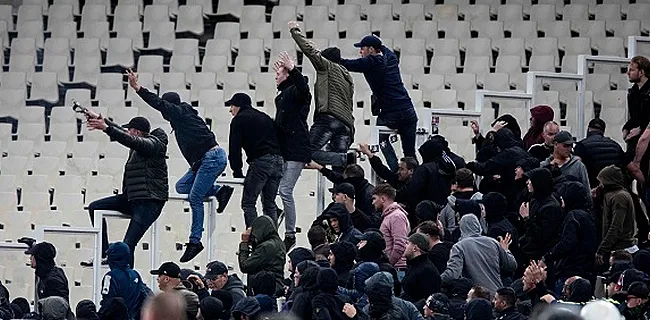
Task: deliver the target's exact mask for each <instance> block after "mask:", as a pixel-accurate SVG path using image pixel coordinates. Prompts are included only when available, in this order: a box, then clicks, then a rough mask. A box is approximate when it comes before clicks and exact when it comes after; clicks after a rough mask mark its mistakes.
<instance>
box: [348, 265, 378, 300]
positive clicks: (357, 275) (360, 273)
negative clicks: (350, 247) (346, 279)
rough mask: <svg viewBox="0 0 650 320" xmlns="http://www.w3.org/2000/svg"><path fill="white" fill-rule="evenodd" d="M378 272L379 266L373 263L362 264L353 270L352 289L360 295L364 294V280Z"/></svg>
mask: <svg viewBox="0 0 650 320" xmlns="http://www.w3.org/2000/svg"><path fill="white" fill-rule="evenodd" d="M377 272H379V266H378V265H377V264H376V263H374V262H364V263H362V264H360V265H358V266H357V267H356V268H355V269H354V289H355V290H357V291H358V292H360V293H365V292H366V280H368V279H369V278H370V277H372V276H373V275H374V274H375V273H377Z"/></svg>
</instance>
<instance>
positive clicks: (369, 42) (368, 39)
mask: <svg viewBox="0 0 650 320" xmlns="http://www.w3.org/2000/svg"><path fill="white" fill-rule="evenodd" d="M354 46H355V47H357V48H361V47H373V48H377V47H381V39H379V38H377V37H375V36H373V35H369V36H365V37H363V39H361V41H359V42H357V43H355V44H354Z"/></svg>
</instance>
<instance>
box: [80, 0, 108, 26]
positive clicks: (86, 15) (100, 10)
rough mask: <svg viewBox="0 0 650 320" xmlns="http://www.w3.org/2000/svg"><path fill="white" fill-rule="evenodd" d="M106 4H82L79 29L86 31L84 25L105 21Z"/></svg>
mask: <svg viewBox="0 0 650 320" xmlns="http://www.w3.org/2000/svg"><path fill="white" fill-rule="evenodd" d="M106 10H107V9H106V6H103V5H91V4H86V5H84V7H83V9H82V11H81V31H86V30H85V29H86V26H88V25H90V24H93V23H96V22H101V21H106Z"/></svg>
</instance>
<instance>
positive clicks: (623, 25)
mask: <svg viewBox="0 0 650 320" xmlns="http://www.w3.org/2000/svg"><path fill="white" fill-rule="evenodd" d="M628 19H629V18H628ZM605 28H606V29H607V30H608V31H610V32H612V33H614V36H615V37H620V38H623V39H627V37H630V36H640V35H641V21H639V20H622V21H605ZM625 44H626V45H627V42H626V43H625Z"/></svg>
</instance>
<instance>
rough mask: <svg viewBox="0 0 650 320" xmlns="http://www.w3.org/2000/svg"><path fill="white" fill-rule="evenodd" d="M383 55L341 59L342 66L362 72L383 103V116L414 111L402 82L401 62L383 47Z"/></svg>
mask: <svg viewBox="0 0 650 320" xmlns="http://www.w3.org/2000/svg"><path fill="white" fill-rule="evenodd" d="M381 53H382V54H381V55H378V54H377V55H368V56H365V57H362V58H358V59H353V60H348V59H341V64H342V65H343V66H344V67H345V68H346V69H348V70H349V71H351V72H361V73H363V76H364V77H365V78H366V81H367V82H368V85H369V86H370V89H371V90H372V93H373V94H375V95H377V98H378V99H379V100H380V101H381V103H382V104H381V105H382V110H381V114H380V115H383V114H384V113H391V112H395V111H401V110H408V109H413V102H412V101H411V97H410V96H409V93H408V91H407V90H406V88H405V87H404V82H402V76H401V74H400V70H399V61H398V60H397V56H396V55H395V53H394V52H393V51H391V50H390V49H388V48H387V47H386V46H384V45H382V46H381Z"/></svg>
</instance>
